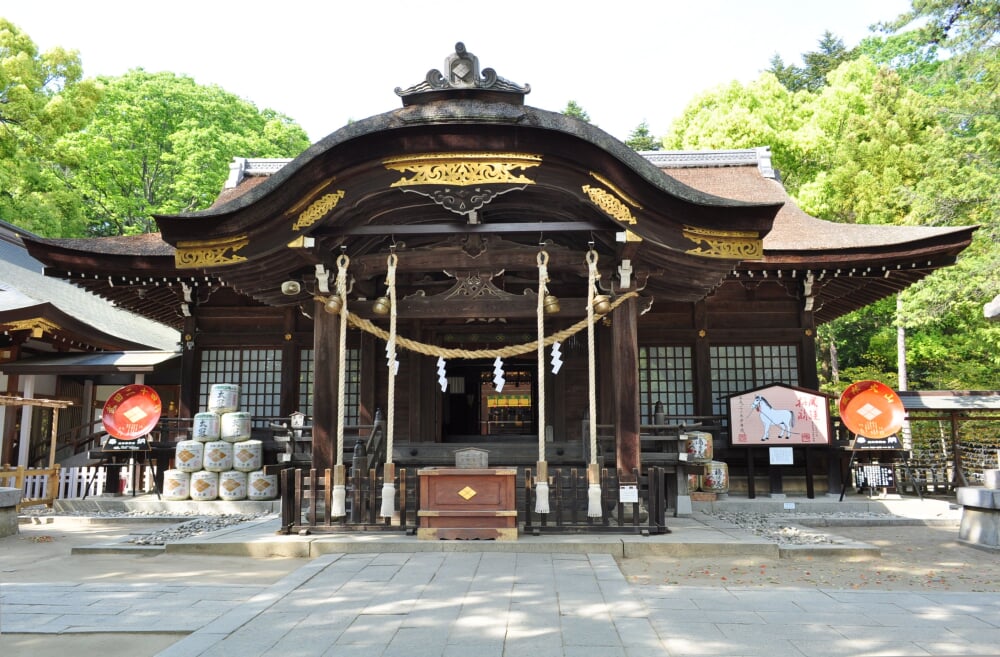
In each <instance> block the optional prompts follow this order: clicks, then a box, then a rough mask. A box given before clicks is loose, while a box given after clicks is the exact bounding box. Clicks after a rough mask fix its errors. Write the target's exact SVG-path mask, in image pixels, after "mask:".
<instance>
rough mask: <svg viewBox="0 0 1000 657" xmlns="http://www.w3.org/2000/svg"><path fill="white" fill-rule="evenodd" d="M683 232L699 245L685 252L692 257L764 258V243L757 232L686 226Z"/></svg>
mask: <svg viewBox="0 0 1000 657" xmlns="http://www.w3.org/2000/svg"><path fill="white" fill-rule="evenodd" d="M681 232H682V234H683V235H684V237H685V238H687V239H689V240H691V241H692V242H694V243H695V244H697V246H696V247H694V248H692V249H688V250H687V251H686V252H685V253H690V254H691V255H699V256H705V257H707V258H725V259H733V260H760V259H761V258H763V257H764V242H763V240H762V239H761V238H760V236H759V235H758V234H757V232H756V231H752V230H712V229H710V228H700V227H697V226H684V228H683V229H682V231H681Z"/></svg>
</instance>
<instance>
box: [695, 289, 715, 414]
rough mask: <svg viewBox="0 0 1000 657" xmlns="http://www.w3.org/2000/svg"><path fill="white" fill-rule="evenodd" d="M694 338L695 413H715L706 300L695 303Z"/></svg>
mask: <svg viewBox="0 0 1000 657" xmlns="http://www.w3.org/2000/svg"><path fill="white" fill-rule="evenodd" d="M692 322H693V325H694V326H693V327H694V329H695V331H694V333H695V339H694V385H695V414H696V415H714V413H715V411H714V409H713V407H712V406H713V405H712V352H711V346H712V343H711V342H710V338H709V335H708V305H707V304H706V303H705V302H704V301H699V302H697V303H695V304H694V316H693V317H692Z"/></svg>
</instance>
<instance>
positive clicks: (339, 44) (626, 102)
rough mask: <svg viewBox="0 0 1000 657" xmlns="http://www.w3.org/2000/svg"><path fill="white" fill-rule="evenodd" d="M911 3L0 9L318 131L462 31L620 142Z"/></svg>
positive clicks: (87, 60) (183, 3)
mask: <svg viewBox="0 0 1000 657" xmlns="http://www.w3.org/2000/svg"><path fill="white" fill-rule="evenodd" d="M908 7H909V2H908V0H699V1H697V2H690V1H687V2H681V1H679V0H617V1H611V2H594V1H592V0H576V1H565V0H535V1H534V2H524V3H523V4H522V3H521V2H516V3H515V2H511V3H499V2H475V1H474V0H473V1H472V2H469V1H466V2H441V1H439V0H409V1H405V2H403V1H398V0H355V1H351V2H345V1H343V0H342V1H341V2H322V1H321V0H270V1H269V2H261V1H259V0H244V1H243V2H231V1H230V2H222V1H220V0H199V1H193V0H172V1H171V2H153V3H151V2H135V1H134V0H132V1H112V0H90V1H89V2H83V1H82V0H4V1H3V3H2V4H0V17H3V18H6V19H8V20H10V21H11V22H13V23H14V24H15V25H17V26H18V27H20V28H21V29H22V30H23V31H25V32H26V33H27V34H28V35H29V36H30V37H31V38H32V40H33V41H34V42H35V43H36V44H37V45H38V47H39V49H40V50H46V49H48V48H51V47H54V46H61V47H64V48H67V49H75V50H78V51H80V55H81V57H82V60H83V66H84V72H85V75H86V76H88V77H91V76H97V75H120V74H122V73H125V72H126V71H127V70H129V69H131V68H137V67H141V68H144V69H146V70H147V71H150V72H158V71H171V72H174V73H177V74H185V75H189V76H191V77H193V78H194V79H195V80H196V81H197V82H199V83H201V84H217V85H219V86H220V87H222V88H223V89H225V90H226V91H229V92H231V93H234V94H236V95H238V96H241V97H243V98H245V99H247V100H249V101H251V102H253V103H254V104H255V105H257V106H258V107H259V108H272V109H274V110H277V111H279V112H282V113H284V114H287V115H288V116H290V117H291V118H292V119H294V120H295V121H297V122H298V123H299V124H300V125H302V126H303V127H304V128H305V129H306V131H307V132H308V133H309V136H310V138H311V139H312V140H313V141H318V140H319V139H322V138H323V137H325V136H326V135H327V134H329V133H331V132H333V131H334V130H336V129H337V128H339V127H341V126H343V125H344V124H345V123H347V121H348V120H351V119H362V118H365V117H368V116H371V115H373V114H379V113H382V112H386V111H389V110H393V109H396V108H398V107H400V106H401V103H400V100H399V98H398V97H397V96H396V94H395V93H394V91H393V90H394V89H395V88H396V87H404V88H405V87H409V86H411V85H413V84H416V83H417V82H420V81H421V80H423V79H424V77H425V75H426V73H427V71H429V70H430V69H432V68H436V69H442V68H443V65H444V60H445V57H447V56H448V55H449V54H451V53H452V52H453V51H454V47H455V43H456V42H457V41H462V42H464V43H465V45H466V47H467V48H468V50H469V52H471V53H472V54H474V55H476V56H478V57H479V62H480V67H481V68H487V67H491V68H493V69H495V70H496V72H497V74H499V75H500V76H501V77H504V78H507V79H508V80H510V81H512V82H516V83H518V84H524V83H528V84H530V85H531V89H532V90H531V93H530V94H528V96H527V97H526V102H527V104H529V105H532V106H535V107H540V108H543V109H548V110H554V111H561V110H562V109H564V108H565V107H566V103H567V102H568V101H569V100H575V101H577V103H579V104H580V106H581V107H583V109H584V110H586V111H587V113H588V114H589V115H590V118H591V121H592V122H593V123H595V124H597V125H598V126H600V127H601V128H603V129H604V130H606V131H608V132H610V133H611V134H612V135H614V136H616V137H618V138H619V139H625V138H626V137H628V134H629V133H630V132H631V131H632V129H634V128H635V127H636V126H637V125H638V124H639V123H640V122H641V121H643V120H645V121H646V122H647V123H648V124H649V126H650V129H651V130H652V132H653V134H654V135H660V134H662V133H664V132H666V130H667V128H668V126H669V124H670V122H671V120H672V119H673V118H675V117H676V116H677V115H679V114H680V112H681V111H682V110H683V108H684V107H685V106H686V105H687V104H688V102H690V101H691V100H692V99H693V98H694V96H695V95H697V94H698V93H700V92H702V91H705V90H708V89H711V88H714V87H716V86H718V85H720V84H724V83H728V82H730V81H732V80H739V81H740V82H749V81H750V80H753V79H754V78H756V77H757V76H758V75H759V74H760V72H761V71H763V70H764V69H766V68H767V66H768V62H769V60H770V59H771V57H772V55H774V54H775V53H778V54H780V55H781V56H782V58H783V59H784V60H785V62H786V63H796V64H800V63H801V62H800V59H799V56H800V55H801V54H802V53H803V52H806V51H810V50H815V48H816V45H817V42H818V40H819V38H820V36H821V35H822V33H823V31H824V30H827V29H829V30H830V31H831V32H833V33H834V34H835V35H837V36H839V37H840V38H842V39H843V40H844V42H845V45H847V46H848V47H853V46H854V45H856V44H857V43H858V41H860V40H861V39H862V38H863V37H864V36H866V35H867V34H868V26H869V25H871V24H872V23H875V22H877V21H880V20H888V19H892V18H895V17H896V16H897V15H899V14H900V13H902V12H903V11H905V10H906V9H907V8H908Z"/></svg>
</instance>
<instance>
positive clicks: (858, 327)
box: [664, 0, 1000, 388]
mask: <svg viewBox="0 0 1000 657" xmlns="http://www.w3.org/2000/svg"><path fill="white" fill-rule="evenodd" d="M880 28H881V29H882V30H883V32H884V34H883V35H882V36H872V37H870V38H868V39H865V40H864V41H863V42H862V43H861V45H860V46H859V47H858V48H857V49H855V50H854V51H847V50H846V49H844V48H843V44H842V43H840V42H839V40H837V39H835V38H834V37H832V35H830V34H829V33H825V34H824V35H823V38H822V39H821V40H820V47H819V50H818V51H816V52H814V53H806V55H804V56H803V60H804V62H805V63H806V65H805V66H804V67H802V68H798V67H795V66H792V65H788V64H785V62H784V61H783V60H782V59H781V57H780V56H778V55H776V56H775V57H774V58H773V59H772V60H771V65H770V68H769V71H768V72H766V73H765V74H763V75H761V76H760V77H759V78H758V79H757V80H755V81H754V82H751V83H749V84H746V85H742V84H738V83H732V84H730V85H724V86H722V87H719V88H717V89H714V90H710V91H708V92H706V93H705V94H702V95H701V96H699V97H697V98H695V99H694V100H693V101H692V102H691V103H690V104H689V106H688V108H687V109H686V110H685V112H684V114H683V115H682V116H681V117H680V118H679V119H678V120H677V121H676V122H675V123H674V125H673V126H671V128H670V130H669V131H668V134H667V136H666V138H665V139H664V145H665V147H667V148H748V147H754V146H762V145H770V146H771V148H772V153H773V161H774V163H775V165H776V166H777V167H778V168H779V169H780V170H781V172H782V176H783V178H784V182H785V185H786V188H787V189H788V191H789V193H790V194H791V195H792V196H793V197H794V198H796V200H797V202H798V203H799V204H800V205H801V206H802V207H803V209H805V210H806V211H807V212H809V213H811V214H814V215H816V216H820V217H823V218H826V219H830V220H834V221H841V222H854V223H877V224H908V225H933V226H963V225H972V224H977V225H979V226H980V229H979V230H978V231H977V233H976V235H975V239H974V242H973V244H972V246H970V247H969V248H968V249H966V251H965V252H964V253H963V254H962V255H961V257H960V258H959V261H958V263H957V264H956V265H955V266H954V267H951V268H947V269H944V270H941V271H939V272H937V273H935V274H934V275H933V276H930V277H928V278H927V279H925V280H924V281H921V282H920V283H918V284H917V285H915V286H913V287H911V288H910V289H908V290H907V291H906V293H905V294H904V295H903V304H902V312H901V313H899V314H898V315H897V313H896V308H895V304H894V301H893V300H886V301H884V302H881V303H879V304H875V305H873V306H871V307H869V308H866V309H864V310H862V311H859V312H857V313H854V314H853V315H850V316H847V317H843V318H840V319H838V320H836V321H834V322H831V323H830V324H828V325H825V326H822V327H820V328H819V333H818V347H819V348H818V353H820V354H821V356H822V358H821V360H822V362H821V363H820V370H821V372H822V375H823V378H824V380H826V381H827V382H828V383H827V385H831V384H833V383H835V382H836V381H837V380H838V378H839V380H840V381H850V380H856V379H859V378H876V379H880V380H882V381H885V382H886V383H889V384H891V385H892V384H894V383H895V382H896V358H897V354H896V332H897V326H899V325H902V326H904V327H905V328H906V334H907V344H908V350H907V351H908V354H907V364H908V376H909V379H910V387H915V388H975V387H987V388H993V387H997V386H998V385H1000V380H998V376H1000V375H998V374H997V373H998V372H1000V367H998V365H1000V360H998V356H997V355H996V354H997V353H1000V350H998V346H1000V345H998V333H1000V326H997V325H996V324H989V323H987V322H986V320H984V319H983V316H982V306H983V304H984V303H985V302H986V301H988V300H990V299H992V298H993V297H994V296H996V294H997V293H998V292H1000V277H998V276H997V275H996V272H997V270H998V269H1000V246H998V244H1000V194H998V193H997V190H998V189H1000V94H997V92H996V90H997V89H998V88H1000V53H998V45H1000V39H998V34H1000V0H963V1H961V2H954V1H948V0H913V4H912V7H911V10H910V11H908V12H906V13H905V14H903V15H901V16H899V17H897V18H896V19H895V20H893V21H887V22H886V23H883V24H882V25H881V26H880Z"/></svg>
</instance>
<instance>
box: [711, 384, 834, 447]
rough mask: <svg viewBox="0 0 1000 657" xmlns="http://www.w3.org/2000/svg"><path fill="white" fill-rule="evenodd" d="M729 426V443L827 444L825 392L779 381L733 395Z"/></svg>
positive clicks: (743, 445)
mask: <svg viewBox="0 0 1000 657" xmlns="http://www.w3.org/2000/svg"><path fill="white" fill-rule="evenodd" d="M729 427H730V436H731V438H730V443H731V445H732V446H733V447H774V446H780V447H785V446H793V445H828V444H829V443H830V408H829V406H828V402H827V396H826V395H824V394H823V393H820V392H817V391H814V390H807V389H805V388H796V387H793V386H788V385H784V384H780V383H776V384H772V385H769V386H764V387H762V388H757V389H754V390H750V391H747V392H743V393H740V394H738V395H733V396H732V397H730V398H729Z"/></svg>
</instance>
